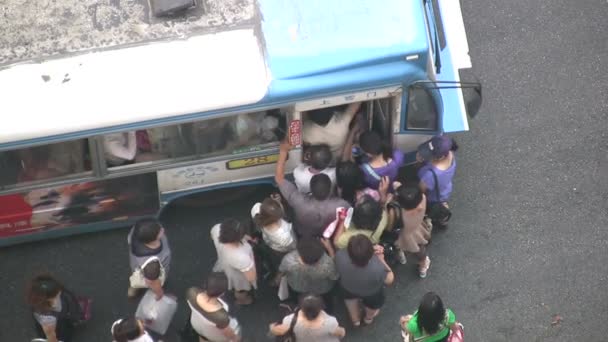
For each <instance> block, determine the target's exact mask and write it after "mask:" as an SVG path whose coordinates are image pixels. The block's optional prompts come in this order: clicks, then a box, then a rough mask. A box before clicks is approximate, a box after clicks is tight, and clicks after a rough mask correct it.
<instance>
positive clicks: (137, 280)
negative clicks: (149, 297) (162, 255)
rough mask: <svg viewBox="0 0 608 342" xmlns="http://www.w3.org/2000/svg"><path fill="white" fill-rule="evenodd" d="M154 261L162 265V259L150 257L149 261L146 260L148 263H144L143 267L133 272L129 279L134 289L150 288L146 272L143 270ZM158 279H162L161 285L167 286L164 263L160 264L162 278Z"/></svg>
mask: <svg viewBox="0 0 608 342" xmlns="http://www.w3.org/2000/svg"><path fill="white" fill-rule="evenodd" d="M152 261H158V262H159V263H160V259H158V257H155V256H153V257H150V258H149V259H148V260H146V262H144V263H143V265H141V267H138V268H136V269H135V271H133V273H132V274H131V276H130V277H129V285H130V286H131V287H132V288H135V289H145V288H148V284H146V278H145V277H144V272H143V271H142V269H143V268H144V267H146V265H147V264H149V263H150V262H152ZM158 279H160V284H161V285H164V284H165V268H164V267H163V264H162V263H161V264H160V277H159V278H158Z"/></svg>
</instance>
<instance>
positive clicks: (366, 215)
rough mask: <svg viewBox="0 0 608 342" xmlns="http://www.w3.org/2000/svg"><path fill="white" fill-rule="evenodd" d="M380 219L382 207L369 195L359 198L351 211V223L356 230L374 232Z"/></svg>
mask: <svg viewBox="0 0 608 342" xmlns="http://www.w3.org/2000/svg"><path fill="white" fill-rule="evenodd" d="M381 219H382V205H381V204H380V203H379V202H378V201H376V200H375V199H373V198H372V196H370V195H364V196H363V197H361V199H360V200H359V202H358V203H357V205H356V206H355V209H354V210H353V218H352V223H353V224H354V225H355V226H356V227H357V228H358V229H367V230H372V231H373V230H376V227H377V226H378V224H379V223H380V220H381Z"/></svg>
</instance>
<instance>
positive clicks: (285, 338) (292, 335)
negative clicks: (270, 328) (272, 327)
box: [275, 309, 300, 342]
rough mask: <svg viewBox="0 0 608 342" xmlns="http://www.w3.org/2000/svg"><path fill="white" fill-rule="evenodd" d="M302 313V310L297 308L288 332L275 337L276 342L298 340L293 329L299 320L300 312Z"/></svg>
mask: <svg viewBox="0 0 608 342" xmlns="http://www.w3.org/2000/svg"><path fill="white" fill-rule="evenodd" d="M299 313H300V310H299V309H298V310H296V311H294V313H293V319H292V320H291V324H289V330H287V332H286V333H285V334H283V335H281V336H277V337H276V338H275V341H276V342H296V334H295V333H294V331H293V329H294V328H295V327H296V323H297V321H298V314H299Z"/></svg>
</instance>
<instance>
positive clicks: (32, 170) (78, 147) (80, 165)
mask: <svg viewBox="0 0 608 342" xmlns="http://www.w3.org/2000/svg"><path fill="white" fill-rule="evenodd" d="M88 155H89V150H88V144H87V143H86V140H84V139H83V140H76V141H67V142H61V143H55V144H50V145H41V146H34V147H28V148H23V149H19V150H14V151H6V152H0V163H1V165H2V173H1V174H0V186H2V187H6V186H11V185H17V184H20V183H27V182H33V181H39V180H48V179H53V178H58V177H64V176H70V175H77V174H79V173H83V172H85V171H90V170H91V166H90V163H87V162H85V161H86V160H87V159H88Z"/></svg>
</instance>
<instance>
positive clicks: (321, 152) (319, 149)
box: [309, 144, 333, 171]
mask: <svg viewBox="0 0 608 342" xmlns="http://www.w3.org/2000/svg"><path fill="white" fill-rule="evenodd" d="M309 155H310V157H309V158H310V159H309V163H310V166H312V167H313V168H314V169H315V170H319V171H322V170H325V169H326V168H327V167H328V166H329V164H330V163H331V159H332V158H333V155H332V154H331V150H330V149H329V145H327V144H321V145H313V146H311V147H310V148H309Z"/></svg>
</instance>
